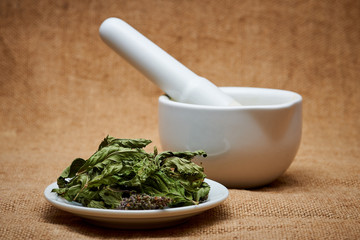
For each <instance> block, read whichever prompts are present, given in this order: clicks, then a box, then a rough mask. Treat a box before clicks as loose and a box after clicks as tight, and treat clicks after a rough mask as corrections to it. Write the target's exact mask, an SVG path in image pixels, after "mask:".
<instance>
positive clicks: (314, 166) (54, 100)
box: [0, 0, 360, 239]
mask: <svg viewBox="0 0 360 240" xmlns="http://www.w3.org/2000/svg"><path fill="white" fill-rule="evenodd" d="M110 16H115V17H120V18H122V19H124V20H126V21H127V22H128V23H130V24H131V25H133V26H134V27H135V28H137V29H138V30H139V31H140V32H142V33H143V34H144V35H146V36H147V37H149V38H150V39H152V40H153V41H154V42H155V43H157V44H158V45H160V46H161V47H162V48H163V49H165V50H166V51H168V52H169V53H171V54H172V55H173V56H174V57H175V58H177V59H178V60H180V61H181V62H183V63H184V64H185V65H186V66H188V67H189V68H190V69H192V70H193V71H194V72H196V73H198V74H199V75H201V76H204V77H206V78H208V79H210V80H212V81H213V82H214V83H215V84H217V85H219V86H231V85H232V86H234V85H235V86H252V87H268V88H281V89H287V90H292V91H296V92H298V93H300V94H301V95H302V96H303V98H304V119H303V120H304V129H303V140H302V145H301V147H300V150H299V152H298V155H297V157H296V159H295V161H294V163H293V164H292V165H291V167H290V168H289V170H288V171H287V172H286V173H285V174H284V175H283V176H282V177H280V178H279V179H278V180H276V181H275V182H274V183H272V184H270V185H269V186H265V187H263V188H260V189H254V190H240V189H238V190H235V189H231V190H230V197H229V198H228V200H227V201H226V202H225V203H224V204H222V205H221V206H219V207H217V208H215V209H213V210H209V211H207V212H205V213H204V214H201V215H199V216H197V217H194V218H192V219H191V220H190V221H189V222H187V223H185V224H183V225H181V226H178V227H175V228H169V229H163V230H154V231H138V232H134V231H119V230H108V229H103V228H99V227H94V226H91V225H88V224H87V223H85V222H84V221H83V220H82V219H80V218H78V217H75V216H73V215H71V214H68V213H65V212H62V211H60V210H57V209H55V208H54V207H52V206H51V205H50V204H49V203H47V202H46V200H45V199H44V197H43V190H44V189H45V187H46V186H47V185H48V184H50V183H52V182H53V181H55V180H56V178H57V176H58V175H59V173H60V172H61V171H62V170H63V169H64V168H65V167H66V166H67V165H68V164H69V163H70V162H71V160H72V159H73V158H75V157H84V158H87V157H88V156H90V155H91V154H92V153H93V151H94V150H95V149H96V147H97V145H98V143H99V141H100V140H101V139H102V138H103V137H104V136H105V135H106V134H111V135H113V136H116V137H124V138H125V137H127V138H138V137H142V138H149V139H152V140H153V142H154V144H153V145H157V146H160V142H159V136H158V132H157V98H158V96H159V95H160V94H162V92H161V91H160V90H159V89H158V88H157V87H156V86H154V85H153V84H152V83H151V82H150V81H148V80H147V79H145V78H144V77H143V76H142V75H141V74H140V73H138V72H137V71H136V70H135V69H134V68H132V66H130V65H129V64H128V63H127V62H125V61H124V60H123V59H121V58H120V57H118V56H117V55H116V54H115V53H114V52H112V50H110V49H109V48H108V47H107V46H106V45H105V44H104V43H103V42H102V41H101V40H100V38H99V35H98V27H99V26H100V24H101V22H102V21H103V20H104V19H106V18H108V17H110ZM0 26H1V30H0V31H1V32H0V50H1V59H0V63H1V64H0V139H1V140H0V141H1V142H0V143H1V144H0V191H1V192H0V238H1V239H87V238H99V239H100V238H106V239H115V238H131V239H140V238H146V239H152V238H164V239H166V238H174V239H240V238H244V239H264V238H265V239H273V238H275V239H321V238H327V239H356V238H360V160H359V158H360V150H359V149H360V133H359V129H360V120H359V119H360V107H359V103H360V59H359V57H360V1H357V0H354V1H346V0H343V1H340V0H339V1H331V0H324V1H318V0H312V1H310V0H309V1H278V0H269V1H252V0H248V1H240V0H239V1H235V0H229V1H225V0H221V1H210V0H197V1H191V0H179V1H177V0H171V1H170V0H169V1H166V0H155V1H146V0H129V1H124V0H105V1H100V0H99V1H80V0H78V1H70V0H67V1H50V0H49V1H43V0H41V1H35V0H34V1H30V0H24V1H20V0H1V1H0ZM153 145H152V146H153Z"/></svg>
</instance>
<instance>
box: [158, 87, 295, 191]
mask: <svg viewBox="0 0 360 240" xmlns="http://www.w3.org/2000/svg"><path fill="white" fill-rule="evenodd" d="M222 90H223V91H224V92H225V93H227V94H228V95H230V96H232V97H233V98H234V99H235V100H237V101H239V102H241V103H242V104H243V106H236V107H216V106H202V105H194V104H186V103H180V102H175V101H172V100H170V99H169V98H168V97H167V96H160V98H159V133H160V139H161V144H162V147H163V150H172V151H177V150H178V151H183V150H191V151H194V150H198V149H203V150H205V151H206V152H207V154H208V157H206V158H196V159H195V161H196V162H198V163H201V164H202V166H203V167H204V169H205V173H206V174H207V176H208V178H211V179H214V180H215V181H218V182H220V183H222V184H224V185H225V186H227V187H231V188H252V187H259V186H263V185H265V184H268V183H270V182H272V181H274V180H275V179H276V178H278V177H279V176H280V175H282V174H283V173H284V172H285V171H286V170H287V168H288V167H289V166H290V164H291V163H292V161H293V159H294V157H295V155H296V153H297V150H298V148H299V145H300V140H301V130H302V97H301V96H300V95H299V94H297V93H294V92H290V91H284V90H277V89H264V88H245V87H224V88H222Z"/></svg>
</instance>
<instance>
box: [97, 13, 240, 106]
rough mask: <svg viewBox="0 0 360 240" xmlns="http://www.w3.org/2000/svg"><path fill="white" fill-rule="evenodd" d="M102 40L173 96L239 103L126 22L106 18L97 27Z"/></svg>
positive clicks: (218, 103) (212, 102)
mask: <svg viewBox="0 0 360 240" xmlns="http://www.w3.org/2000/svg"><path fill="white" fill-rule="evenodd" d="M99 32H100V36H101V38H102V40H103V41H104V42H105V43H106V44H107V45H109V47H110V48H112V49H113V50H114V51H115V52H117V53H118V54H119V55H120V56H122V57H123V58H124V59H125V60H127V61H128V62H129V63H130V64H132V65H133V66H134V67H135V68H136V69H137V70H139V71H140V72H141V73H142V74H144V75H145V76H146V77H147V78H149V79H150V80H151V81H152V82H153V83H155V84H156V85H157V86H158V87H159V88H160V89H161V90H163V91H164V92H165V93H166V94H167V95H168V96H170V97H171V98H172V99H173V100H175V101H177V102H182V103H191V104H199V105H211V106H239V105H240V104H239V103H237V102H236V101H235V100H234V99H232V98H231V97H229V96H228V95H226V94H225V93H223V92H222V91H221V90H220V89H219V88H218V87H217V86H215V85H214V84H213V83H211V82H210V81H209V80H207V79H205V78H203V77H200V76H198V75H197V74H195V73H194V72H192V71H191V70H189V69H188V68H187V67H185V66H184V65H183V64H181V63H180V62H179V61H177V60H176V59H175V58H173V57H172V56H170V55H169V54H168V53H166V52H165V51H164V50H162V49H161V48H160V47H158V46H157V45H156V44H154V43H153V42H152V41H150V40H149V39H148V38H146V37H145V36H144V35H142V34H141V33H139V32H138V31H137V30H135V29H134V28H133V27H131V26H130V25H129V24H127V23H126V22H124V21H123V20H121V19H118V18H108V19H106V20H105V21H104V22H103V23H102V24H101V26H100V29H99Z"/></svg>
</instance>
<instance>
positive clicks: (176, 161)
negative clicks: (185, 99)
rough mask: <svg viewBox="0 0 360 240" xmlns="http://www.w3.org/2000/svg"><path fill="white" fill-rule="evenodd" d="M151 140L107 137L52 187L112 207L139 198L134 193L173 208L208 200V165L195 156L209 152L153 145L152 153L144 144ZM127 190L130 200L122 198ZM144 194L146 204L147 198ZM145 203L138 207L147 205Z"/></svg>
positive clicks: (69, 197) (79, 199)
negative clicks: (179, 149) (163, 200)
mask: <svg viewBox="0 0 360 240" xmlns="http://www.w3.org/2000/svg"><path fill="white" fill-rule="evenodd" d="M150 142H151V141H150V140H145V139H118V138H113V137H111V136H107V137H106V138H104V140H103V141H102V142H101V143H100V145H99V148H98V151H96V152H95V153H94V154H93V155H92V156H90V158H89V159H88V160H86V161H85V160H84V159H81V158H77V159H75V160H74V161H73V162H72V163H71V165H70V166H69V167H67V168H66V169H65V170H64V171H63V172H62V173H61V175H60V176H59V178H58V181H57V182H58V185H59V188H58V189H53V192H56V193H57V194H58V195H59V196H62V197H64V198H65V199H67V200H68V201H76V202H79V203H81V204H82V205H84V206H88V207H96V208H110V209H115V208H118V207H119V204H120V202H121V203H125V202H126V201H128V200H129V199H133V200H131V201H135V200H136V199H138V197H136V198H133V197H132V196H145V195H146V196H150V198H148V197H146V199H166V202H167V203H168V202H169V206H170V207H179V206H187V205H193V204H198V203H199V202H202V201H204V200H206V199H207V197H208V194H209V191H210V187H209V185H207V184H206V183H205V182H204V179H205V177H206V176H205V174H204V171H203V170H204V169H203V168H202V167H201V166H198V165H197V164H195V163H193V162H192V161H191V160H192V159H193V158H194V157H196V156H199V155H203V156H205V155H206V154H205V152H204V151H201V150H199V151H194V152H190V151H184V152H171V151H167V152H162V153H158V152H157V149H156V147H154V152H153V153H147V152H145V150H144V149H143V148H144V147H145V146H146V145H148V144H149V143H150ZM143 194H145V195H143ZM124 195H125V198H126V199H128V200H126V201H125V200H124V201H123V199H124ZM156 197H160V198H156ZM162 197H163V198H162ZM134 199H135V200H134ZM139 199H142V200H141V201H143V202H144V204H145V197H144V198H143V197H139ZM122 201H123V202H122ZM141 204H142V203H141V202H138V203H134V206H136V209H142V206H141ZM146 204H149V203H146ZM155 205H156V204H155ZM134 209H135V208H134ZM143 209H149V208H148V207H146V206H144V208H143Z"/></svg>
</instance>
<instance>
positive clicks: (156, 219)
mask: <svg viewBox="0 0 360 240" xmlns="http://www.w3.org/2000/svg"><path fill="white" fill-rule="evenodd" d="M205 182H207V183H208V184H209V185H210V193H209V197H208V200H207V201H206V202H203V203H200V204H199V205H193V206H186V207H178V208H168V209H160V210H111V209H97V208H88V207H83V206H82V205H81V204H79V203H76V202H68V201H66V200H65V199H63V198H62V197H59V196H58V195H57V194H56V193H53V192H51V190H52V189H54V188H57V187H58V186H57V184H56V182H54V183H52V184H50V185H49V186H48V187H47V188H46V189H45V191H44V195H45V198H46V199H47V200H48V201H49V202H50V203H51V204H52V205H53V206H55V207H56V208H58V209H61V210H64V211H67V212H70V213H73V214H75V215H78V216H80V217H82V218H84V219H86V220H87V221H89V222H91V223H93V224H96V225H99V226H104V227H110V228H120V229H151V228H161V227H169V226H173V225H177V224H180V223H183V222H185V221H186V220H188V219H189V218H190V217H192V216H195V215H197V214H200V213H202V212H204V211H206V210H209V209H211V208H214V207H216V206H218V205H220V204H221V203H222V202H223V201H225V200H226V198H227V197H228V195H229V191H228V190H227V188H226V187H224V186H223V185H221V184H220V183H217V182H215V181H212V180H210V179H205Z"/></svg>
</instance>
